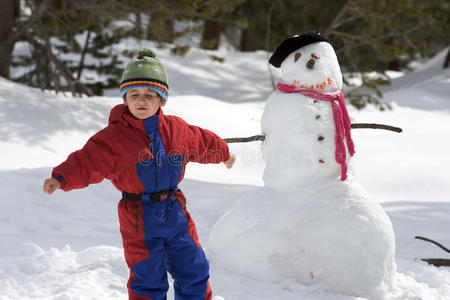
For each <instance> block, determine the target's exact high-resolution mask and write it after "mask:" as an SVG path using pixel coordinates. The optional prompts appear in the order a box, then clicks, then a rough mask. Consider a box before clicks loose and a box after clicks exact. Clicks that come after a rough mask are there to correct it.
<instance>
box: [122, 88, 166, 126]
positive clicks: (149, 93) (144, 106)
mask: <svg viewBox="0 0 450 300" xmlns="http://www.w3.org/2000/svg"><path fill="white" fill-rule="evenodd" d="M123 103H124V104H125V105H126V106H128V109H129V110H130V112H131V114H132V115H133V116H134V117H135V118H137V119H141V120H143V119H147V118H150V117H152V116H154V115H155V114H156V112H157V111H158V109H159V108H160V107H161V106H163V104H162V101H161V97H160V96H159V95H158V93H157V92H156V91H155V90H152V89H149V88H145V87H136V88H132V89H131V90H129V91H127V93H126V94H125V99H124V100H123Z"/></svg>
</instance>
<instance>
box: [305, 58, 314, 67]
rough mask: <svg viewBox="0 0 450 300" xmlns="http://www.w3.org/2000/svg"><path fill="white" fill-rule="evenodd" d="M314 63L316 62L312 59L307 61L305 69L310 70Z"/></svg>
mask: <svg viewBox="0 0 450 300" xmlns="http://www.w3.org/2000/svg"><path fill="white" fill-rule="evenodd" d="M315 63H316V61H315V60H314V59H312V58H311V59H310V60H308V62H307V63H306V67H307V68H308V69H312V68H314V64H315Z"/></svg>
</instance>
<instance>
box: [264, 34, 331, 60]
mask: <svg viewBox="0 0 450 300" xmlns="http://www.w3.org/2000/svg"><path fill="white" fill-rule="evenodd" d="M318 42H327V43H330V41H329V40H328V38H327V37H325V36H323V35H322V34H321V33H320V32H318V31H310V32H304V33H302V34H299V35H294V36H291V37H289V38H287V39H285V40H284V41H283V42H281V44H280V45H279V46H278V47H277V49H276V50H275V52H274V53H273V54H272V56H271V57H270V59H269V63H270V64H271V65H272V66H274V67H276V68H279V67H280V66H281V63H282V62H283V60H284V59H285V58H286V57H287V56H288V55H289V54H291V53H292V52H294V51H295V50H297V49H300V48H302V47H304V46H306V45H309V44H313V43H318Z"/></svg>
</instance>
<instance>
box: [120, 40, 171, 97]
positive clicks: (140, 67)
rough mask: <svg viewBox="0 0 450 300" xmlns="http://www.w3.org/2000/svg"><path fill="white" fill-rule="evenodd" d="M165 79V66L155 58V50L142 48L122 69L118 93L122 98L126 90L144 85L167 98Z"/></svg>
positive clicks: (167, 87) (167, 89) (167, 90)
mask: <svg viewBox="0 0 450 300" xmlns="http://www.w3.org/2000/svg"><path fill="white" fill-rule="evenodd" d="M167 81H168V80H167V72H166V68H165V67H164V65H163V64H162V63H161V61H160V60H159V59H158V58H156V54H155V52H153V51H152V50H150V49H145V48H144V49H141V50H139V51H138V52H137V55H136V56H135V57H133V60H132V61H130V62H129V63H128V64H127V66H126V67H125V69H124V70H123V74H122V82H121V84H120V95H121V96H122V98H124V97H125V94H126V93H127V91H128V90H130V89H132V88H135V87H146V88H150V89H153V90H155V91H156V92H157V93H158V94H159V95H160V96H161V97H163V98H164V99H166V100H167V97H168V96H169V85H168V84H167Z"/></svg>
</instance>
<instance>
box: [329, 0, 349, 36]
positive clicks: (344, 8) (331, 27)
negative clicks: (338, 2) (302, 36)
mask: <svg viewBox="0 0 450 300" xmlns="http://www.w3.org/2000/svg"><path fill="white" fill-rule="evenodd" d="M351 2H352V0H347V2H346V3H345V4H344V5H342V7H341V10H340V11H339V12H338V14H337V15H336V16H335V17H334V19H333V20H332V21H331V23H330V24H329V25H328V27H327V29H325V32H324V35H325V36H329V35H330V33H331V31H333V30H334V29H336V28H337V27H338V22H339V21H340V19H341V18H342V17H343V16H344V14H345V13H346V12H347V9H348V7H349V5H350V3H351Z"/></svg>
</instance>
